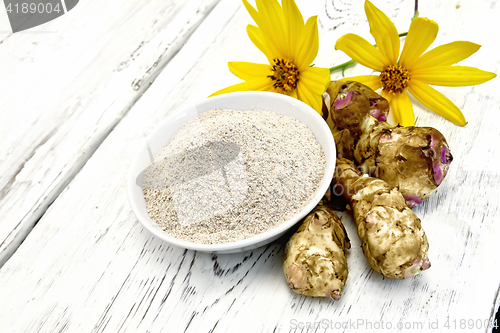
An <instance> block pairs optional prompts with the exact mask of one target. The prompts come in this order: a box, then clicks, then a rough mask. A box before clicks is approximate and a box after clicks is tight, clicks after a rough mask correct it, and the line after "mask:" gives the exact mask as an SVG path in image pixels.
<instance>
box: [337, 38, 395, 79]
mask: <svg viewBox="0 0 500 333" xmlns="http://www.w3.org/2000/svg"><path fill="white" fill-rule="evenodd" d="M335 49H336V50H341V51H344V52H345V53H346V54H347V55H348V56H349V57H351V58H352V59H353V60H354V61H356V62H357V63H360V64H361V65H363V66H366V67H369V68H371V69H374V70H376V71H379V72H381V71H382V70H383V69H384V67H385V66H387V65H390V63H389V62H387V59H386V58H385V56H384V55H383V54H382V53H381V52H380V51H379V50H378V49H377V48H376V47H374V46H373V45H372V44H370V43H369V42H368V41H367V40H366V39H364V38H362V37H360V36H358V35H355V34H346V35H344V36H342V37H340V38H339V39H338V40H337V43H335Z"/></svg>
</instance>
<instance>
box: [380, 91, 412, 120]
mask: <svg viewBox="0 0 500 333" xmlns="http://www.w3.org/2000/svg"><path fill="white" fill-rule="evenodd" d="M382 96H383V97H385V98H386V99H387V100H389V102H390V103H391V111H390V112H392V114H393V117H394V121H395V122H396V123H397V124H399V125H401V126H405V127H406V126H415V114H414V113H413V106H412V104H411V100H410V97H408V95H407V94H406V93H405V92H403V93H397V94H387V93H384V94H382Z"/></svg>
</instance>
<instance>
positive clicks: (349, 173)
mask: <svg viewBox="0 0 500 333" xmlns="http://www.w3.org/2000/svg"><path fill="white" fill-rule="evenodd" d="M333 181H334V182H335V183H336V184H337V187H340V188H341V189H342V192H343V195H344V197H345V198H346V199H347V200H348V201H349V203H350V206H351V209H352V212H353V215H354V220H355V223H356V227H357V231H358V235H359V238H360V240H361V246H362V248H363V253H364V255H365V257H366V259H367V260H368V263H369V264H370V266H371V267H372V268H373V269H374V270H376V271H377V272H379V273H381V274H382V275H384V276H386V277H390V278H396V279H407V278H411V277H413V276H415V275H418V274H419V273H420V272H422V271H424V270H426V269H428V268H429V267H430V262H429V258H428V256H427V251H428V248H429V244H428V242H427V237H426V235H425V233H424V230H423V229H422V226H421V224H420V219H419V218H418V217H417V216H416V215H415V213H414V212H413V211H412V210H411V209H410V208H409V207H408V206H407V205H406V203H405V199H404V197H403V195H402V194H401V193H400V192H399V191H398V189H397V188H395V187H393V186H390V185H389V184H388V183H387V182H385V181H383V180H381V179H377V178H373V177H369V176H367V175H363V174H362V172H360V171H359V170H358V169H357V167H356V166H355V165H354V163H352V162H351V161H349V160H347V159H345V158H337V169H336V173H335V175H334V179H333ZM336 191H338V189H337V190H336Z"/></svg>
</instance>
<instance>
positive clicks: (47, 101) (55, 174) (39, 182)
mask: <svg viewBox="0 0 500 333" xmlns="http://www.w3.org/2000/svg"><path fill="white" fill-rule="evenodd" d="M216 2H217V0H191V1H169V2H165V1H135V2H129V3H126V4H124V3H122V2H121V1H104V2H103V1H84V2H81V3H79V4H78V6H77V7H75V9H73V10H72V11H70V12H69V13H68V14H66V15H64V16H62V17H60V18H58V19H57V20H54V21H52V22H50V23H47V24H45V25H43V26H42V27H35V28H33V29H32V30H34V32H30V31H26V32H23V33H19V34H11V35H9V36H8V38H6V39H4V40H3V43H1V44H0V57H1V58H2V62H1V63H0V77H1V78H2V79H1V80H0V89H1V90H2V95H1V97H0V119H1V120H0V152H2V154H1V157H0V161H1V163H0V216H1V217H2V219H1V220H0V266H1V265H2V264H3V263H4V262H5V261H6V260H7V259H8V258H9V256H10V255H11V254H12V253H13V252H14V251H15V250H16V248H17V246H18V245H19V244H20V243H21V242H22V241H23V239H24V238H25V237H26V235H27V234H28V233H29V231H30V230H31V228H32V227H33V225H34V224H35V223H36V221H37V220H38V219H39V218H40V216H42V214H43V213H44V212H45V210H46V209H47V207H48V206H49V205H50V203H51V202H52V201H53V200H54V199H55V198H56V197H57V195H59V193H60V192H61V190H62V189H63V188H64V187H65V186H66V184H67V183H68V182H69V181H70V180H71V179H72V178H73V177H74V175H75V174H76V173H77V172H78V171H79V170H80V169H81V167H82V166H83V165H84V164H85V162H86V161H87V160H88V158H89V157H90V156H91V155H92V153H93V152H94V151H95V150H96V149H97V147H98V146H99V145H100V143H101V142H102V141H103V140H104V138H105V137H106V136H107V135H108V134H109V132H110V131H111V130H112V129H113V128H114V126H116V124H117V123H118V122H119V120H120V119H121V118H122V117H123V115H125V114H126V113H127V112H128V110H129V109H130V107H131V106H132V105H133V104H134V103H135V101H136V100H137V99H138V98H139V97H140V96H141V95H142V93H143V92H144V91H145V90H146V89H147V88H148V87H149V85H150V84H151V82H152V81H153V80H154V79H155V77H156V75H157V74H158V73H159V72H160V71H161V69H162V68H163V66H164V65H165V64H166V63H168V61H169V60H170V59H171V58H172V56H173V55H175V54H176V53H177V52H178V50H179V49H180V48H181V47H182V45H183V44H184V43H185V41H186V40H187V39H188V38H189V36H190V35H191V33H192V32H193V30H194V29H196V27H197V26H198V25H199V23H200V22H201V21H203V19H204V17H205V16H206V15H207V14H208V13H209V12H210V11H211V9H212V8H213V6H214V4H215V3H216ZM38 31H49V32H48V33H36V32H38Z"/></svg>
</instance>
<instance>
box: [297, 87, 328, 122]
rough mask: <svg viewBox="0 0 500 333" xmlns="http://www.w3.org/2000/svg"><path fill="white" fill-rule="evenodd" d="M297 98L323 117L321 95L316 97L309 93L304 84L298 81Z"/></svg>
mask: <svg viewBox="0 0 500 333" xmlns="http://www.w3.org/2000/svg"><path fill="white" fill-rule="evenodd" d="M297 97H298V98H299V99H300V100H301V101H302V102H304V103H306V104H308V105H309V106H310V107H312V108H313V109H314V110H315V111H316V112H318V113H319V114H320V115H321V116H323V111H322V110H323V104H322V103H323V102H322V97H321V95H316V94H314V93H313V92H311V91H310V90H309V89H308V87H307V85H306V84H304V82H302V81H299V83H298V84H297Z"/></svg>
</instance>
